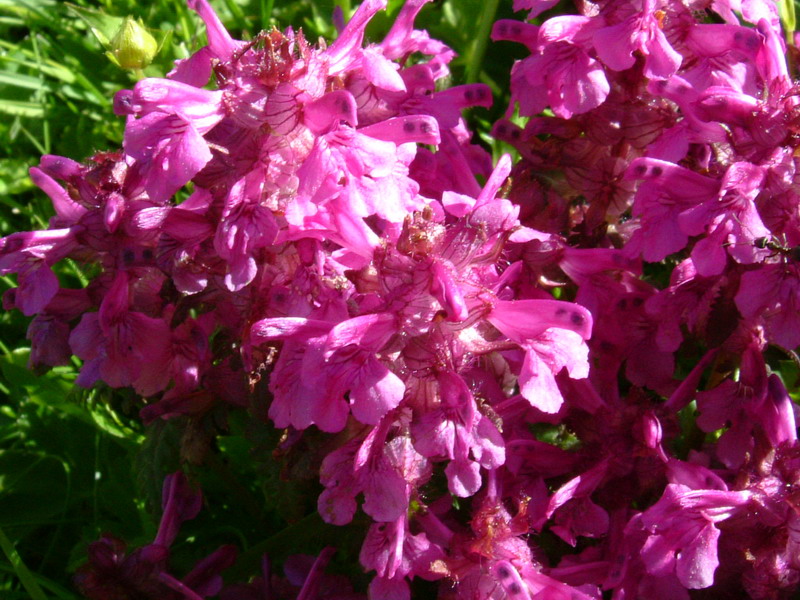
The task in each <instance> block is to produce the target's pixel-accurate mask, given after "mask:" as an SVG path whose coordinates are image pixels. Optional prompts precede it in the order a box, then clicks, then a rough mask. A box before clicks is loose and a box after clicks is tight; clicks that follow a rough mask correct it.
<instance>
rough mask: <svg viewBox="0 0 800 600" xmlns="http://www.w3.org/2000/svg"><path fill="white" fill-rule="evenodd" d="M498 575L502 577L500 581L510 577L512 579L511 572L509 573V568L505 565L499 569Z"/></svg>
mask: <svg viewBox="0 0 800 600" xmlns="http://www.w3.org/2000/svg"><path fill="white" fill-rule="evenodd" d="M497 574H498V576H499V577H500V579H506V578H508V577H511V571H509V570H508V567H506V566H505V565H503V566H501V567H498V569H497Z"/></svg>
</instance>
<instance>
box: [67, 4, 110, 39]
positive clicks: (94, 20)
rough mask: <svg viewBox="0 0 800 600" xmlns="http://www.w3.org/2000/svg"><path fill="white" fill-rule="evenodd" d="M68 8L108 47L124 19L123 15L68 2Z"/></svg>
mask: <svg viewBox="0 0 800 600" xmlns="http://www.w3.org/2000/svg"><path fill="white" fill-rule="evenodd" d="M67 8H68V9H69V11H70V12H71V13H73V14H74V15H76V16H77V17H78V18H80V19H81V20H82V21H83V22H84V23H86V24H87V25H88V26H89V29H90V30H91V32H92V33H93V34H94V37H96V38H97V41H98V42H100V43H101V44H102V45H103V47H106V48H107V47H108V46H109V45H110V44H111V40H112V39H114V36H115V35H116V34H117V31H119V28H120V27H122V22H123V21H124V19H123V18H122V17H113V16H111V15H107V14H106V13H104V12H102V11H99V10H93V9H91V8H83V7H81V6H77V5H75V4H69V3H67Z"/></svg>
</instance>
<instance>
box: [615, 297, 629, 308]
mask: <svg viewBox="0 0 800 600" xmlns="http://www.w3.org/2000/svg"><path fill="white" fill-rule="evenodd" d="M626 308H628V301H627V300H625V298H622V299H621V300H619V301H618V302H617V310H625V309H626Z"/></svg>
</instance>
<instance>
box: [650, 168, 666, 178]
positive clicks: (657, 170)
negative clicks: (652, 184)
mask: <svg viewBox="0 0 800 600" xmlns="http://www.w3.org/2000/svg"><path fill="white" fill-rule="evenodd" d="M663 172H664V169H662V168H661V167H653V171H652V173H653V177H658V176H659V175H661V174H662V173H663Z"/></svg>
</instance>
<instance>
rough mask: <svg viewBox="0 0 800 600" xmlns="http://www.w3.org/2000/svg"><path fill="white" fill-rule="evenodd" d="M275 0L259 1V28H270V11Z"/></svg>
mask: <svg viewBox="0 0 800 600" xmlns="http://www.w3.org/2000/svg"><path fill="white" fill-rule="evenodd" d="M274 5H275V0H261V28H262V29H265V30H269V28H270V27H271V26H272V9H273V6H274Z"/></svg>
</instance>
